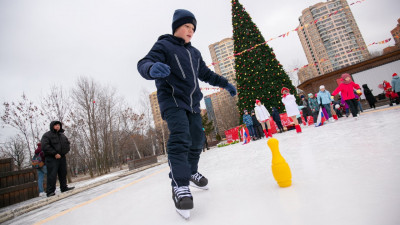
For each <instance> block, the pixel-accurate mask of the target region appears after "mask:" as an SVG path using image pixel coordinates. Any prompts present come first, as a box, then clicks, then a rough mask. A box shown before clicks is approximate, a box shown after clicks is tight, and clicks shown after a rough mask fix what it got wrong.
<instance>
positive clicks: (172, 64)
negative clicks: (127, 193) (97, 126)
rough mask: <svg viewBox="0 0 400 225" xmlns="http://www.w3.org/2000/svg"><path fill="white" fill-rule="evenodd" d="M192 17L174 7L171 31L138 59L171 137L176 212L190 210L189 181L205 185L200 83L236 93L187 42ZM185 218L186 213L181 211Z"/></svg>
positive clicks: (191, 198) (193, 18)
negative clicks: (153, 87)
mask: <svg viewBox="0 0 400 225" xmlns="http://www.w3.org/2000/svg"><path fill="white" fill-rule="evenodd" d="M196 25H197V21H196V18H195V16H194V15H193V14H192V13H191V12H189V11H187V10H184V9H177V10H176V11H175V12H174V15H173V20H172V34H173V35H170V34H166V35H162V36H160V37H159V38H158V41H157V42H156V43H155V44H154V46H153V47H152V49H151V50H150V52H149V53H148V54H147V55H146V56H145V57H144V58H143V59H141V60H140V61H139V62H138V70H139V72H140V74H141V75H142V77H143V78H145V79H147V80H155V84H156V86H157V98H158V103H159V105H160V111H161V115H162V118H163V119H164V120H166V122H167V124H168V129H169V131H170V137H169V140H168V144H167V149H168V163H169V166H170V173H169V177H170V178H171V185H172V199H173V200H174V203H175V206H176V208H177V209H178V212H180V213H181V211H180V210H189V209H192V208H193V197H192V194H191V192H190V189H189V182H190V183H191V184H193V185H194V186H197V187H200V188H206V185H207V184H208V180H207V179H206V178H205V177H204V176H203V175H201V174H200V173H199V172H198V162H199V159H200V153H201V149H202V147H203V143H204V139H203V138H204V134H203V130H202V124H201V116H200V100H201V99H202V98H203V94H202V93H201V91H200V88H199V84H198V83H199V81H198V80H201V81H204V82H207V83H209V84H211V85H214V86H219V87H221V88H225V89H226V90H227V91H228V92H229V93H230V94H231V96H234V95H236V89H235V87H234V86H233V85H232V84H229V83H228V81H227V80H226V79H225V78H224V77H222V76H219V75H217V74H216V73H214V72H212V71H211V70H210V69H209V68H208V67H207V66H206V64H205V63H204V61H203V59H202V57H201V54H200V52H199V51H198V50H197V49H196V48H194V47H193V46H192V45H191V42H190V40H191V39H192V37H193V35H194V32H195V31H196ZM185 213H186V214H185V215H183V214H182V213H181V215H182V216H184V217H185V218H188V216H190V215H188V214H187V213H188V211H187V212H185Z"/></svg>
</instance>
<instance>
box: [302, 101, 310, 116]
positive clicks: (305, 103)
mask: <svg viewBox="0 0 400 225" xmlns="http://www.w3.org/2000/svg"><path fill="white" fill-rule="evenodd" d="M301 105H302V106H304V108H302V109H301V111H303V115H309V114H311V107H310V105H309V103H308V100H307V99H304V100H301Z"/></svg>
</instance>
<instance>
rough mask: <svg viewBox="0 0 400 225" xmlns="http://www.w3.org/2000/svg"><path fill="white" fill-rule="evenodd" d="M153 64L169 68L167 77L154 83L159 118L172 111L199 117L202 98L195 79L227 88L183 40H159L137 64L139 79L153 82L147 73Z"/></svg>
mask: <svg viewBox="0 0 400 225" xmlns="http://www.w3.org/2000/svg"><path fill="white" fill-rule="evenodd" d="M156 62H161V63H164V64H167V65H169V66H170V68H171V73H170V75H169V76H167V77H166V78H162V79H155V83H156V86H157V98H158V104H159V105H160V111H161V116H162V117H164V113H165V111H166V110H167V109H169V108H173V107H178V108H183V109H185V110H188V111H190V112H196V113H200V100H201V99H202V98H203V94H202V93H201V91H200V87H199V81H198V79H200V80H201V81H204V82H207V83H209V84H211V85H213V86H219V87H222V88H225V87H226V86H227V84H228V80H227V79H225V78H224V77H222V76H219V75H217V74H216V73H214V72H213V71H211V70H210V69H209V68H208V67H207V66H206V64H205V63H204V61H203V58H202V57H201V54H200V52H199V50H197V49H196V48H195V47H193V46H192V45H191V44H190V43H186V44H185V41H184V40H183V39H182V38H178V37H175V36H173V35H170V34H166V35H163V36H161V37H159V38H158V41H157V42H156V43H155V44H154V46H153V48H152V49H151V50H150V52H149V53H148V54H147V55H146V56H145V57H144V58H143V59H141V60H140V61H139V62H138V65H137V67H138V70H139V73H140V75H142V77H143V78H145V79H147V80H154V78H152V77H151V76H150V74H149V71H150V69H151V67H152V66H153V64H154V63H156Z"/></svg>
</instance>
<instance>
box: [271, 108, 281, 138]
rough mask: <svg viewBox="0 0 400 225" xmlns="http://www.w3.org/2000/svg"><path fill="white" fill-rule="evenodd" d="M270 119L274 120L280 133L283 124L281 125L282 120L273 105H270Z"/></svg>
mask: <svg viewBox="0 0 400 225" xmlns="http://www.w3.org/2000/svg"><path fill="white" fill-rule="evenodd" d="M272 119H273V120H274V121H275V123H276V125H277V126H278V129H279V131H280V132H281V133H282V132H284V130H283V126H282V121H281V116H280V115H279V111H278V109H276V108H275V107H272Z"/></svg>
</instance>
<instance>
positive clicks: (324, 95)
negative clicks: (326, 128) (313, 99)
mask: <svg viewBox="0 0 400 225" xmlns="http://www.w3.org/2000/svg"><path fill="white" fill-rule="evenodd" d="M317 101H318V104H319V106H320V107H321V108H322V107H324V108H325V109H326V111H327V113H328V116H329V122H335V120H334V119H333V118H332V113H331V102H332V99H331V93H330V92H329V91H328V90H325V86H324V85H321V86H320V87H319V92H318V95H317Z"/></svg>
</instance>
